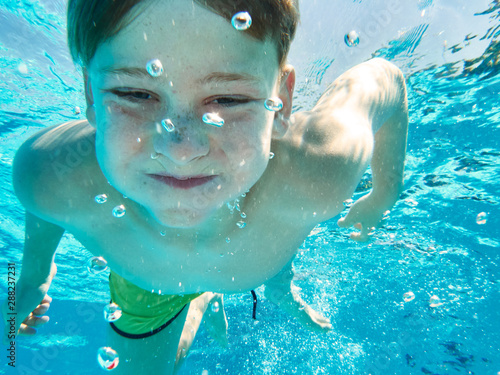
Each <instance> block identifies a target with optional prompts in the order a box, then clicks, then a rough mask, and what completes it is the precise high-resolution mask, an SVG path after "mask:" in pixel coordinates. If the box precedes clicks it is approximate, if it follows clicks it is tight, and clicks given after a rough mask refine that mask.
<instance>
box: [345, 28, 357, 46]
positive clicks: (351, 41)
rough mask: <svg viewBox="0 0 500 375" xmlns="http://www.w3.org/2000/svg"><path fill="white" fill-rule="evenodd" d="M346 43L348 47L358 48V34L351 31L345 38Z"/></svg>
mask: <svg viewBox="0 0 500 375" xmlns="http://www.w3.org/2000/svg"><path fill="white" fill-rule="evenodd" d="M344 42H345V44H346V45H347V47H356V46H357V45H358V44H359V34H358V32H357V31H355V30H352V31H349V32H348V33H347V34H345V36H344Z"/></svg>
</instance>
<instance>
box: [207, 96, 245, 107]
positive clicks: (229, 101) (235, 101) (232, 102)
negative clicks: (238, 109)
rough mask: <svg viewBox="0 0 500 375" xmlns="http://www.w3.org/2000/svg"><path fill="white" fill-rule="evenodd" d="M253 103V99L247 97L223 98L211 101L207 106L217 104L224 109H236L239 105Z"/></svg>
mask: <svg viewBox="0 0 500 375" xmlns="http://www.w3.org/2000/svg"><path fill="white" fill-rule="evenodd" d="M251 101H252V99H250V98H246V97H233V96H222V97H216V98H214V99H211V100H209V101H208V103H207V104H216V105H220V106H223V107H234V106H237V105H243V104H247V103H250V102H251Z"/></svg>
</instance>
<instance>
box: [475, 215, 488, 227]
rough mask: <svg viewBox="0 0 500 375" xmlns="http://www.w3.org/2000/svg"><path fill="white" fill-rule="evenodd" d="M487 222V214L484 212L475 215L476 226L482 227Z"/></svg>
mask: <svg viewBox="0 0 500 375" xmlns="http://www.w3.org/2000/svg"><path fill="white" fill-rule="evenodd" d="M487 220H488V214H487V213H486V212H480V213H478V214H477V217H476V223H477V224H478V225H484V224H486V221H487Z"/></svg>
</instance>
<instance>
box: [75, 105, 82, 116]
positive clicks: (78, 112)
mask: <svg viewBox="0 0 500 375" xmlns="http://www.w3.org/2000/svg"><path fill="white" fill-rule="evenodd" d="M81 113H82V109H81V108H80V107H78V106H76V107H75V108H74V109H73V114H75V115H79V114H81Z"/></svg>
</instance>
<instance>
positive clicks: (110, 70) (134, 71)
mask: <svg viewBox="0 0 500 375" xmlns="http://www.w3.org/2000/svg"><path fill="white" fill-rule="evenodd" d="M100 71H101V72H103V73H105V74H125V75H128V76H131V77H149V78H153V77H152V76H151V75H150V74H149V73H148V71H147V70H146V69H144V68H137V67H114V66H105V67H104V68H102V69H101V70H100Z"/></svg>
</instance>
